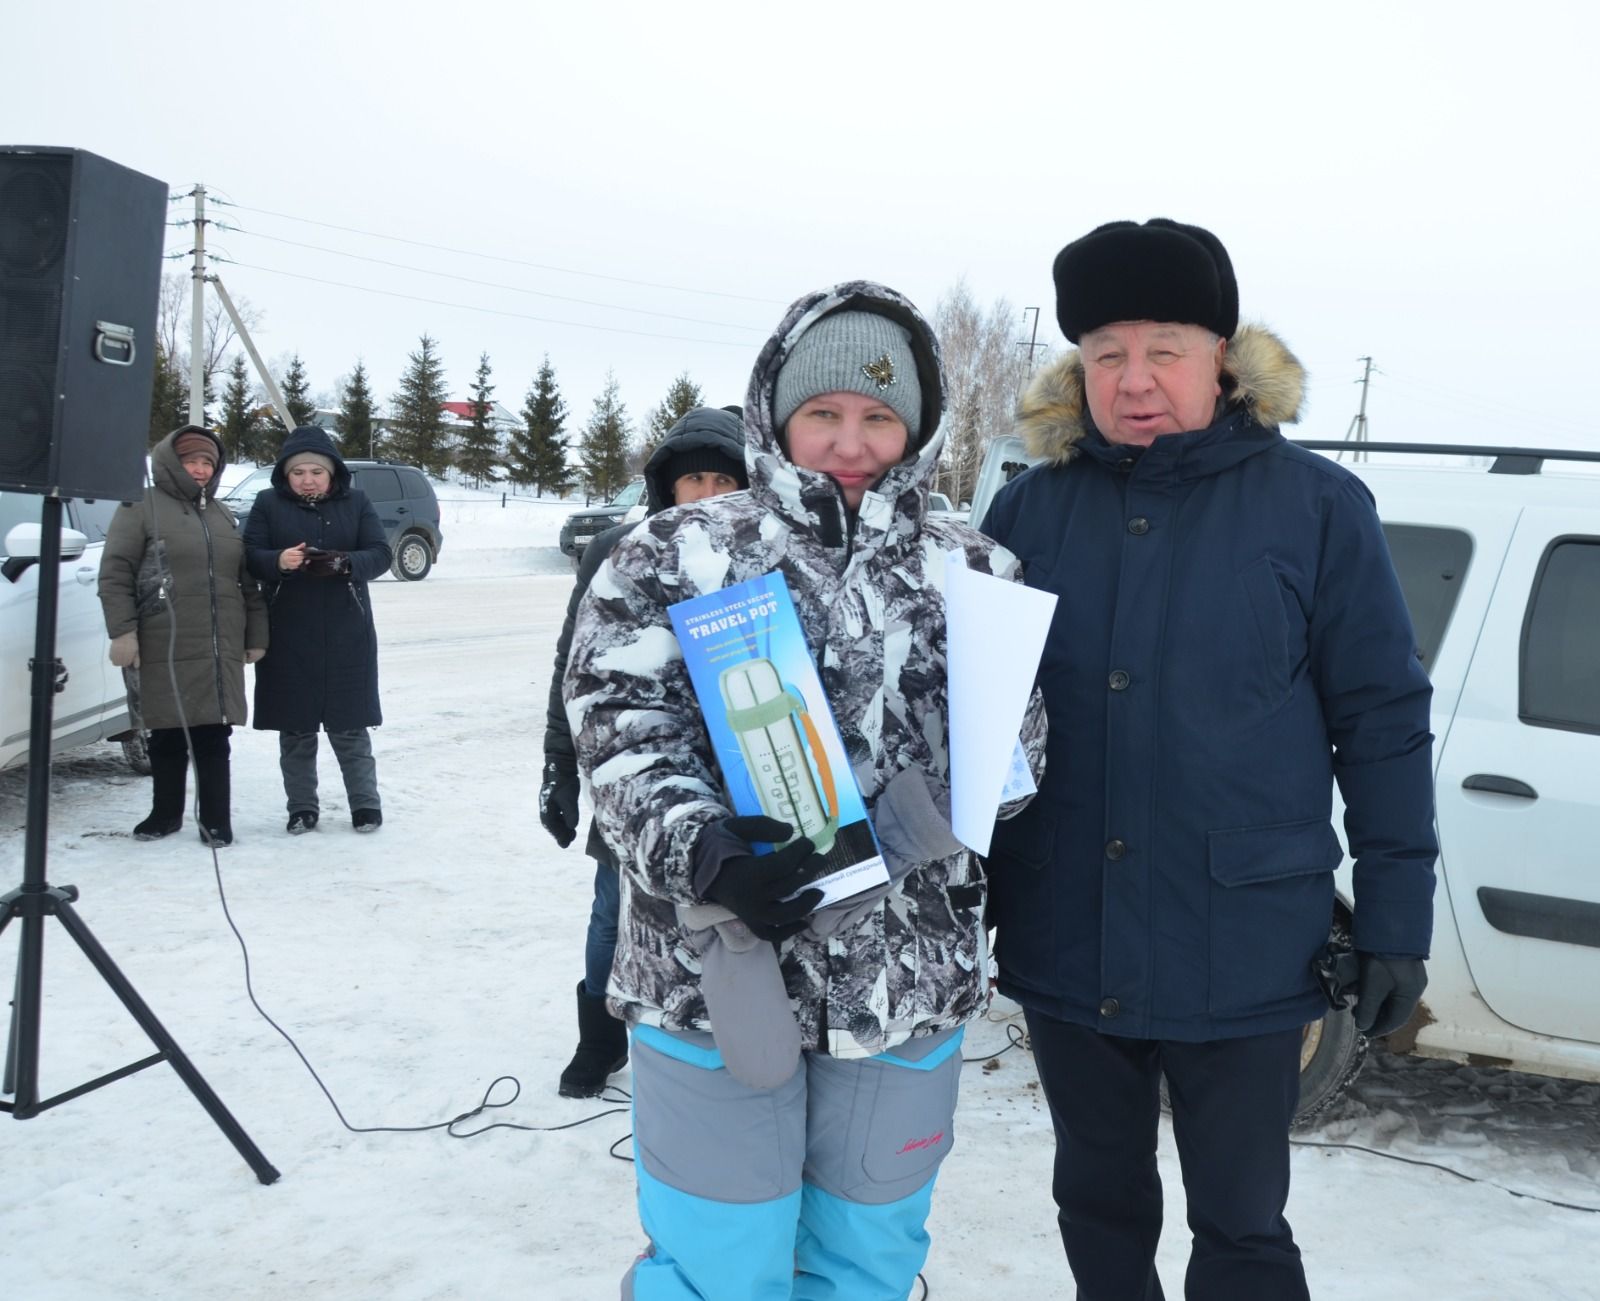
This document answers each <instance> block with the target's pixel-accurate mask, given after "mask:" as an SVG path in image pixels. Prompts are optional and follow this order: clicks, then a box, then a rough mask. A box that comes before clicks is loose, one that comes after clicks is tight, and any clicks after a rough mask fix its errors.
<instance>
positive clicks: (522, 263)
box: [213, 199, 787, 307]
mask: <svg viewBox="0 0 1600 1301" xmlns="http://www.w3.org/2000/svg"><path fill="white" fill-rule="evenodd" d="M213 202H214V203H216V204H217V205H218V206H219V207H220V206H226V207H230V208H238V209H239V210H240V211H241V212H259V213H260V214H261V215H262V216H265V217H278V218H281V219H282V220H284V221H298V222H303V223H304V224H305V225H307V226H320V227H322V228H323V229H324V230H340V231H344V232H345V233H346V234H348V235H365V236H367V237H368V238H370V239H386V240H390V241H392V242H394V243H396V244H410V245H412V246H413V247H414V248H429V249H433V250H434V251H435V252H439V253H454V254H457V255H458V256H461V257H476V258H483V259H485V260H486V261H489V262H504V263H507V264H509V265H511V266H519V267H532V268H533V269H534V270H536V271H556V272H559V273H560V274H561V275H567V276H587V277H588V278H589V279H591V280H610V281H612V282H613V283H615V284H622V285H639V286H642V287H644V288H646V289H667V290H670V291H672V292H673V293H678V294H703V295H705V296H707V297H710V298H733V299H737V300H739V301H740V302H746V303H765V304H768V305H776V306H778V307H784V306H787V303H785V302H784V301H783V300H782V299H777V298H756V297H753V296H752V295H750V294H730V293H726V292H724V291H723V290H720V289H694V288H691V287H690V286H688V285H665V284H661V283H659V282H657V281H654V280H633V279H630V278H629V277H627V276H608V275H603V274H601V273H600V272H598V271H575V270H573V269H572V268H571V267H558V266H553V265H551V264H550V263H548V262H529V261H527V260H525V259H523V258H514V257H503V256H501V255H500V254H497V253H482V252H479V251H478V250H477V249H470V248H452V247H451V246H450V245H448V244H430V243H429V242H428V241H427V240H421V239H406V238H405V237H404V236H401V235H385V234H383V233H382V232H381V231H376V230H361V229H360V228H358V227H355V226H338V225H335V224H334V223H333V222H329V221H315V220H313V219H312V218H310V217H296V216H295V215H294V214H292V213H288V212H273V211H272V210H271V209H269V208H253V207H251V206H250V205H249V204H247V203H228V202H226V201H225V200H222V199H214V200H213Z"/></svg>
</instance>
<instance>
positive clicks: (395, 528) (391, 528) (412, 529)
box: [223, 458, 444, 582]
mask: <svg viewBox="0 0 1600 1301" xmlns="http://www.w3.org/2000/svg"><path fill="white" fill-rule="evenodd" d="M345 464H346V465H347V466H349V468H350V475H351V478H352V479H353V480H354V483H353V485H352V486H354V487H357V488H360V489H361V491H362V492H364V493H366V494H367V498H368V500H370V501H371V502H372V506H373V509H374V510H376V511H377V512H378V519H379V520H380V521H381V522H382V524H383V529H384V533H385V534H386V535H387V536H388V540H389V550H390V551H392V552H394V563H393V564H392V565H391V566H390V572H391V573H393V574H394V576H395V577H396V578H404V579H407V580H409V581H412V582H415V581H416V580H417V579H420V578H426V577H427V576H428V571H429V570H430V569H432V568H433V562H434V561H435V560H436V559H438V556H439V548H440V546H441V545H443V541H444V538H443V535H442V534H441V533H440V531H439V499H438V497H437V496H435V495H434V491H433V485H432V484H431V483H429V482H428V477H427V475H425V474H423V473H422V471H421V470H419V469H417V468H416V466H414V465H400V464H398V463H396V462H394V461H352V460H350V459H348V458H346V459H345ZM271 486H272V467H271V466H270V465H264V466H262V467H261V469H259V470H257V471H256V472H255V473H254V474H252V475H250V476H249V477H248V478H245V479H241V480H240V481H239V482H238V483H237V484H235V485H234V486H233V487H232V488H230V489H229V490H228V491H227V492H226V493H225V494H223V500H225V501H226V502H227V503H228V507H229V509H230V510H232V511H233V513H234V516H235V517H236V518H237V519H238V521H239V527H240V528H243V527H244V521H245V517H246V516H247V515H249V513H250V507H251V505H252V504H254V502H255V499H256V494H257V493H258V492H260V491H261V490H262V489H263V488H270V487H271Z"/></svg>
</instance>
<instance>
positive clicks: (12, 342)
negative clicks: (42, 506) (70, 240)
mask: <svg viewBox="0 0 1600 1301" xmlns="http://www.w3.org/2000/svg"><path fill="white" fill-rule="evenodd" d="M71 184H72V159H71V157H70V156H65V155H44V156H39V157H33V156H29V155H26V154H22V155H12V156H9V157H5V158H0V476H3V477H4V478H5V479H7V480H11V481H17V480H23V481H37V482H41V483H42V482H44V481H45V479H46V476H47V474H48V466H49V462H50V445H51V440H52V439H53V438H54V436H55V415H56V408H55V394H54V392H53V389H54V388H55V374H56V364H57V360H58V358H57V348H58V347H59V345H60V339H61V306H62V294H63V292H64V282H63V267H62V259H63V258H64V257H65V256H66V250H67V231H68V224H69V221H70V206H69V203H68V199H69V196H70V193H71Z"/></svg>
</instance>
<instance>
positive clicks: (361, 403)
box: [339, 360, 376, 457]
mask: <svg viewBox="0 0 1600 1301" xmlns="http://www.w3.org/2000/svg"><path fill="white" fill-rule="evenodd" d="M339 408H340V409H339V449H340V451H341V452H348V453H349V454H350V455H351V456H357V457H370V456H373V455H374V454H375V453H376V447H375V442H376V440H375V439H374V437H373V427H372V385H371V384H370V383H368V381H367V368H366V366H365V365H363V364H362V363H361V362H360V361H359V360H358V361H357V362H356V368H355V369H354V370H353V371H351V372H350V378H349V379H348V380H347V381H345V386H344V392H343V393H341V394H340V395H339Z"/></svg>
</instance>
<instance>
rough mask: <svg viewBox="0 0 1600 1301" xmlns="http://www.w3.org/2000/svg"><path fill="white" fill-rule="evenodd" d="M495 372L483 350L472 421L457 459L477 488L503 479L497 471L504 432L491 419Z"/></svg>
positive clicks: (462, 440) (473, 401) (465, 432)
mask: <svg viewBox="0 0 1600 1301" xmlns="http://www.w3.org/2000/svg"><path fill="white" fill-rule="evenodd" d="M493 373H494V372H493V370H492V369H491V368H490V366H489V354H488V353H483V354H482V355H481V356H479V358H478V373H477V374H476V375H474V376H473V378H472V402H471V404H470V405H471V407H472V422H471V423H470V424H469V425H468V426H467V428H466V430H465V431H464V432H463V433H462V435H461V451H460V453H459V455H458V456H457V458H456V465H457V467H458V468H459V469H460V471H461V473H462V474H463V475H465V476H466V477H467V478H470V479H471V480H472V483H473V486H474V487H476V488H481V487H483V485H484V484H485V483H497V482H499V479H500V476H499V475H497V474H496V473H495V472H494V469H495V466H496V465H498V464H499V462H500V433H499V431H498V430H497V429H496V428H495V427H494V424H493V422H492V421H491V419H490V417H491V416H493V414H494V404H493V403H492V402H491V400H490V399H491V397H492V396H493V394H494V385H493V384H491V383H489V376H490V375H492V374H493Z"/></svg>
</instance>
